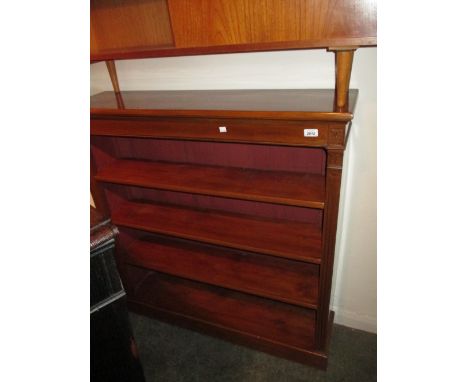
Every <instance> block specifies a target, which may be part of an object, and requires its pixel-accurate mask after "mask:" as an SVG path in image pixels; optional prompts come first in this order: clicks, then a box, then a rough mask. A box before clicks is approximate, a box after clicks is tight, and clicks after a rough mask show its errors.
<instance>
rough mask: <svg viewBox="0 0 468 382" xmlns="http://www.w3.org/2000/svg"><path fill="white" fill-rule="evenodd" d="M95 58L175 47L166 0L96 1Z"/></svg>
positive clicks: (93, 16)
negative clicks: (115, 52) (117, 52)
mask: <svg viewBox="0 0 468 382" xmlns="http://www.w3.org/2000/svg"><path fill="white" fill-rule="evenodd" d="M90 26H91V47H90V48H91V56H95V55H99V54H102V53H111V54H110V55H111V57H110V59H114V58H117V57H113V55H112V52H113V51H119V50H123V51H129V52H131V51H133V50H135V49H136V50H138V49H141V48H152V49H155V48H160V47H168V46H172V45H173V38H172V29H171V24H170V20H169V11H168V9H167V2H166V0H151V1H148V0H93V1H91V6H90Z"/></svg>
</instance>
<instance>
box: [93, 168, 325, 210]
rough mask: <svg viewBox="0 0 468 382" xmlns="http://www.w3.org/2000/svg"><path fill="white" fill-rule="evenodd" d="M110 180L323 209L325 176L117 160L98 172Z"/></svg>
mask: <svg viewBox="0 0 468 382" xmlns="http://www.w3.org/2000/svg"><path fill="white" fill-rule="evenodd" d="M95 179H97V180H100V181H105V182H110V183H118V184H127V185H133V186H141V187H150V188H156V189H162V190H171V191H179V192H189V193H195V194H204V195H213V196H221V197H227V198H235V199H244V200H254V201H260V202H268V203H278V204H286V205H292V206H303V207H312V208H323V206H324V200H325V177H324V176H321V175H313V174H301V173H292V172H281V171H259V170H248V169H242V168H232V167H220V166H200V165H192V164H184V163H169V162H144V161H135V160H116V161H114V162H113V163H112V164H111V165H109V166H107V167H105V168H103V169H102V170H101V171H99V173H98V174H96V176H95Z"/></svg>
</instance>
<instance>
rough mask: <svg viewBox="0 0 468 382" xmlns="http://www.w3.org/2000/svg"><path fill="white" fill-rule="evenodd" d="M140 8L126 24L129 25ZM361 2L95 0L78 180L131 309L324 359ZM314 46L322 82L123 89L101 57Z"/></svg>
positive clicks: (362, 40) (368, 30) (366, 34)
mask: <svg viewBox="0 0 468 382" xmlns="http://www.w3.org/2000/svg"><path fill="white" fill-rule="evenodd" d="M136 22H138V25H139V27H138V28H135V27H134V25H135V23H136ZM375 36H376V35H375V4H374V3H373V2H372V1H363V0H339V1H337V2H329V1H325V0H317V1H305V0H296V1H294V0H288V1H279V0H269V1H266V2H254V1H252V2H246V1H240V0H239V1H237V0H234V1H227V0H226V1H224V0H218V1H216V0H213V1H209V0H199V1H188V0H167V1H158V0H134V1H130V0H95V1H92V3H91V61H98V60H107V65H108V69H109V73H110V75H111V78H112V82H113V86H114V92H104V93H101V94H98V95H95V96H93V97H92V98H91V156H92V158H91V159H92V160H91V167H92V168H91V189H92V193H93V197H94V200H95V203H96V205H97V207H98V208H99V209H100V210H101V211H103V212H105V213H108V214H109V215H110V216H111V218H112V220H113V222H114V224H116V225H117V226H118V227H119V230H120V231H121V235H120V242H119V244H118V263H119V264H118V265H119V268H120V270H121V274H122V277H123V280H124V284H125V286H126V289H127V292H128V295H129V303H130V306H131V308H132V309H133V310H135V311H138V312H142V313H145V314H149V315H152V316H156V317H158V318H160V319H164V320H167V321H169V322H171V323H177V324H180V325H186V326H189V327H191V328H194V329H197V330H203V331H206V332H209V333H212V334H215V335H218V336H221V337H223V338H226V339H229V340H231V341H235V342H238V343H242V344H246V345H248V346H252V347H255V348H257V349H260V350H264V351H267V352H270V353H272V354H276V355H279V356H282V357H286V358H289V359H293V360H296V361H299V362H303V363H306V364H311V365H316V366H319V367H322V368H325V367H326V365H327V357H328V356H327V346H328V341H329V338H330V331H331V323H332V321H333V313H332V312H331V311H330V309H329V305H330V290H331V282H332V271H333V257H334V249H335V237H336V225H337V216H338V208H339V194H340V182H341V169H342V164H343V152H344V149H345V147H346V141H347V139H346V138H347V134H348V133H349V128H350V121H351V119H352V117H353V115H352V113H353V110H354V105H355V102H356V97H357V91H356V90H351V91H349V80H350V73H351V67H352V59H353V53H354V50H355V49H356V48H358V47H359V46H366V45H374V44H375V43H376V37H375ZM316 47H327V48H329V50H332V51H334V53H335V58H336V60H335V63H336V86H335V89H333V90H332V89H330V90H222V91H150V92H125V91H123V92H122V91H121V90H120V88H119V85H118V79H117V73H116V70H115V65H114V63H113V61H112V60H113V59H122V58H138V57H160V56H170V55H185V54H201V53H222V52H240V51H259V50H276V49H303V48H316Z"/></svg>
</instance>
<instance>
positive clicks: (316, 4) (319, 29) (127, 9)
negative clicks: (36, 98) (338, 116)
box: [91, 0, 377, 61]
mask: <svg viewBox="0 0 468 382" xmlns="http://www.w3.org/2000/svg"><path fill="white" fill-rule="evenodd" d="M169 7H170V16H169V13H168V11H167V5H166V1H164V0H152V1H147V0H138V1H134V0H132V1H130V0H96V1H93V2H92V3H91V61H99V60H109V59H130V58H147V57H165V56H186V55H193V54H210V53H232V52H249V51H271V50H285V49H310V48H327V47H330V46H354V47H358V46H374V45H376V44H377V37H376V36H377V33H376V32H377V22H376V20H377V17H376V13H377V12H376V1H374V0H370V1H369V0H338V1H334V2H331V1H328V0H317V1H308V0H288V1H285V0H270V1H267V2H265V1H242V0H217V1H211V0H200V1H191V0H170V1H169ZM169 18H170V20H169ZM171 24H172V25H171ZM136 26H138V27H136ZM174 40H175V46H174Z"/></svg>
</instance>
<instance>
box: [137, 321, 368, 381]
mask: <svg viewBox="0 0 468 382" xmlns="http://www.w3.org/2000/svg"><path fill="white" fill-rule="evenodd" d="M130 319H131V322H132V325H133V331H134V335H135V339H136V341H137V344H138V349H139V352H140V357H141V361H142V364H143V368H144V370H145V375H146V381H147V382H173V381H174V382H175V381H178V382H179V381H180V382H182V381H183V382H185V381H193V382H218V381H219V382H234V381H235V382H283V381H285V382H305V381H343V382H367V381H376V380H377V359H376V356H377V354H376V353H377V336H376V335H375V334H371V333H366V332H362V331H359V330H355V329H350V328H347V327H344V326H340V325H335V326H334V328H333V336H332V343H331V350H330V353H331V354H330V359H329V366H328V371H326V372H324V371H321V370H317V369H315V368H312V367H308V366H304V365H301V364H298V363H295V362H290V361H286V360H283V359H281V358H276V357H273V356H270V355H268V354H265V353H260V352H257V351H254V350H251V349H248V348H245V347H241V346H237V345H232V344H230V343H228V342H225V341H222V340H218V339H215V338H212V337H208V336H204V335H201V334H198V333H195V332H192V331H189V330H185V329H181V328H178V327H175V326H171V325H167V324H165V323H162V322H159V321H155V320H152V319H149V318H146V317H143V316H139V315H136V314H130Z"/></svg>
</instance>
